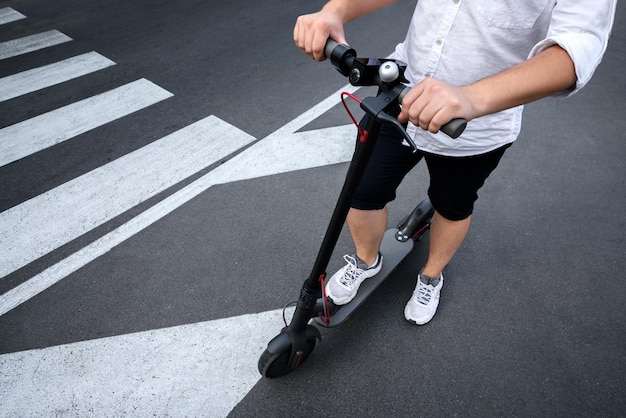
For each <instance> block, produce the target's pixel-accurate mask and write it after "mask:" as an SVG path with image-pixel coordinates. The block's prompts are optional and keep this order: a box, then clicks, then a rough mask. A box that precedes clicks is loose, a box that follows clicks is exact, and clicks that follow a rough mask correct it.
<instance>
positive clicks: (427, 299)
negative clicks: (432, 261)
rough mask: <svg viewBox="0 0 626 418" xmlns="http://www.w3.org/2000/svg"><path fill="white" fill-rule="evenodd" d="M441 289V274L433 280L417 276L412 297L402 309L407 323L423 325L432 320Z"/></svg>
mask: <svg viewBox="0 0 626 418" xmlns="http://www.w3.org/2000/svg"><path fill="white" fill-rule="evenodd" d="M432 282H434V283H432ZM442 287H443V274H442V275H441V276H439V279H435V280H431V279H430V278H428V277H426V276H422V275H421V274H419V275H418V276H417V285H415V290H414V291H413V295H412V296H411V299H410V300H409V302H408V303H407V304H406V306H405V308H404V317H405V318H406V319H407V321H411V322H414V323H416V324H417V325H424V324H425V323H427V322H428V321H430V320H431V319H433V316H435V312H437V306H438V305H439V292H440V291H441V288H442Z"/></svg>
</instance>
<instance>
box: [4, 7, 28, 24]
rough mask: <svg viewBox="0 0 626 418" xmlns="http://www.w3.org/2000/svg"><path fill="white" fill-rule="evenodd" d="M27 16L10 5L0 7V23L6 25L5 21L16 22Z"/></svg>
mask: <svg viewBox="0 0 626 418" xmlns="http://www.w3.org/2000/svg"><path fill="white" fill-rule="evenodd" d="M25 18H26V16H24V15H23V14H21V13H20V12H18V11H17V10H13V9H12V8H10V7H3V8H2V9H0V25H4V24H5V23H11V22H15V21H16V20H20V19H25Z"/></svg>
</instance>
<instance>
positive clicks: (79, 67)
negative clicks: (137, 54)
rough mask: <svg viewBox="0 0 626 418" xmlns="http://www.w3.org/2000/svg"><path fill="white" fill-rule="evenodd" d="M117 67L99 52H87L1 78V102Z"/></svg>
mask: <svg viewBox="0 0 626 418" xmlns="http://www.w3.org/2000/svg"><path fill="white" fill-rule="evenodd" d="M112 65H115V63H114V62H113V61H111V60H110V59H108V58H106V57H103V56H102V55H100V54H98V53H97V52H87V53H85V54H82V55H78V56H76V57H71V58H68V59H65V60H63V61H59V62H56V63H54V64H49V65H44V66H42V67H37V68H34V69H32V70H27V71H22V72H21V73H17V74H13V75H9V76H6V77H3V78H0V102H1V101H5V100H9V99H13V98H15V97H19V96H21V95H24V94H28V93H32V92H34V91H37V90H41V89H44V88H46V87H50V86H53V85H55V84H60V83H63V82H65V81H68V80H72V79H74V78H77V77H80V76H83V75H86V74H90V73H93V72H95V71H98V70H101V69H103V68H106V67H109V66H112Z"/></svg>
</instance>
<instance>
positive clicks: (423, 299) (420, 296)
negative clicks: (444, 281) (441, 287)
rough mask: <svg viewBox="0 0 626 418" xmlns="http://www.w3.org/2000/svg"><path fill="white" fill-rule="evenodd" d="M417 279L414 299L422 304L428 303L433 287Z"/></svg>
mask: <svg viewBox="0 0 626 418" xmlns="http://www.w3.org/2000/svg"><path fill="white" fill-rule="evenodd" d="M418 280H419V283H418V285H417V289H416V292H415V293H416V295H415V300H416V301H417V302H418V303H420V304H422V305H428V304H429V303H430V299H431V298H432V297H433V291H434V290H435V288H434V287H432V286H431V285H428V284H424V283H422V281H421V280H420V279H418Z"/></svg>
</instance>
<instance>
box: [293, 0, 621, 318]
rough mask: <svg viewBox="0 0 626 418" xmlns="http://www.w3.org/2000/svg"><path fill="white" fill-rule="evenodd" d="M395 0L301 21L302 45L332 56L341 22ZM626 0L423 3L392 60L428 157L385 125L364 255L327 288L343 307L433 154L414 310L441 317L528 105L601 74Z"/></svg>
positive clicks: (335, 2) (359, 218)
mask: <svg viewBox="0 0 626 418" xmlns="http://www.w3.org/2000/svg"><path fill="white" fill-rule="evenodd" d="M393 2H394V0H331V1H329V2H328V3H327V4H326V5H325V6H324V7H323V8H322V10H320V11H319V12H317V13H313V14H309V15H304V16H300V17H299V18H298V20H297V22H296V25H295V28H294V40H295V42H296V44H297V45H298V46H299V47H300V48H301V49H302V50H303V51H304V52H305V53H307V54H308V55H310V56H311V57H312V58H314V59H315V60H322V59H324V55H323V48H324V45H325V43H326V40H327V39H328V38H329V37H330V38H332V39H333V40H335V41H336V42H339V43H344V44H347V43H348V42H347V41H346V39H345V34H344V28H343V25H344V24H345V23H347V22H349V21H351V20H354V19H356V18H358V17H361V16H363V15H365V14H367V13H370V12H372V11H374V10H377V9H379V8H381V7H384V6H386V5H389V4H391V3H393ZM616 4H617V1H616V0H559V1H558V2H557V1H556V0H527V1H524V2H518V1H515V0H480V1H475V0H445V1H441V0H419V1H418V2H417V5H416V8H415V12H414V14H413V17H412V20H411V23H410V25H409V29H408V32H407V36H406V39H405V41H404V42H403V43H401V44H399V45H398V46H397V47H396V50H395V53H394V58H396V59H399V60H401V61H404V62H405V63H407V64H408V67H407V71H406V74H405V75H406V77H407V78H408V80H409V81H410V82H411V84H412V85H413V87H412V89H411V90H410V92H409V93H408V94H407V95H406V97H405V98H404V100H403V102H402V107H401V109H398V111H399V115H398V119H399V120H400V121H401V122H407V123H408V128H407V131H408V132H409V134H410V135H411V136H413V137H414V141H415V143H416V144H417V147H418V149H419V150H420V152H419V153H417V155H414V154H411V151H410V150H409V149H408V147H406V146H405V144H402V138H401V137H400V136H399V135H397V134H396V133H395V131H393V130H384V132H383V135H381V138H380V139H379V142H378V144H377V146H376V149H375V151H374V155H373V157H372V160H371V162H370V164H369V166H368V169H367V172H366V174H365V177H364V179H363V181H362V182H361V185H360V187H359V190H358V191H357V193H356V194H355V198H354V201H353V203H352V205H351V209H350V212H349V214H348V218H347V222H348V227H349V230H350V233H351V235H352V239H353V241H354V244H355V248H356V253H355V254H354V255H352V256H345V259H346V261H347V265H346V266H345V267H343V268H342V269H340V270H339V271H338V272H337V273H335V274H334V275H333V276H332V277H331V278H330V280H329V281H328V283H327V285H326V291H327V294H328V295H329V297H330V298H331V299H332V300H333V302H334V303H336V304H345V303H348V302H350V301H351V300H352V298H354V296H355V295H356V292H357V291H358V288H359V286H360V284H361V283H362V282H363V280H366V279H367V278H369V277H372V276H374V275H375V274H376V273H378V272H379V271H380V269H381V266H382V263H383V261H384V260H382V256H381V255H380V254H379V248H380V243H381V240H382V237H383V234H384V231H385V229H386V225H387V210H386V205H387V203H389V202H390V201H391V200H393V199H394V198H395V190H396V188H397V187H398V185H399V184H400V182H401V181H402V179H403V178H404V176H405V175H406V174H407V173H408V171H410V170H411V169H412V168H413V167H414V166H415V164H417V162H418V161H419V160H420V159H421V158H424V160H425V161H426V164H427V166H428V170H429V173H430V185H429V189H428V195H429V197H430V200H431V202H432V203H433V206H434V208H435V215H434V217H433V222H432V226H431V231H430V248H429V253H428V259H427V261H426V264H425V266H424V268H423V269H422V271H421V272H420V274H419V275H418V277H417V284H416V287H415V291H414V292H413V295H412V297H411V299H410V300H409V302H408V303H407V305H406V307H405V310H404V313H405V317H406V319H407V320H409V321H411V322H414V323H416V324H419V325H422V324H425V323H427V322H429V321H430V320H431V319H432V317H433V316H434V315H435V312H436V310H437V306H438V304H439V294H440V290H441V288H442V286H443V270H444V268H445V267H446V265H447V264H448V263H449V262H450V260H451V259H452V257H453V256H454V254H455V253H456V251H457V249H458V248H459V247H460V245H461V243H462V242H463V240H464V239H465V236H466V234H467V232H468V230H469V226H470V220H471V214H472V212H473V207H474V202H475V201H476V199H477V198H478V195H477V192H478V190H479V189H480V188H481V187H482V186H483V184H484V182H485V180H486V179H487V177H488V176H489V175H490V173H491V172H492V171H493V170H494V169H495V168H496V166H497V165H498V162H499V161H500V158H501V157H502V155H503V154H504V152H505V150H506V149H507V148H508V147H509V146H510V145H511V144H512V142H513V141H515V139H516V137H517V135H518V134H519V131H520V125H521V116H522V105H524V104H526V103H529V102H531V101H534V100H538V99H540V98H543V97H546V96H552V95H559V96H569V95H572V94H574V93H575V92H577V91H579V90H580V89H581V88H582V87H583V86H584V85H585V84H586V83H587V82H588V81H589V79H590V78H591V76H592V74H593V72H594V70H595V68H596V67H597V66H598V64H599V63H600V61H601V58H602V55H603V53H604V51H605V50H606V46H607V42H608V37H609V33H610V30H611V27H612V25H613V19H614V16H615V7H616ZM454 118H464V119H466V120H467V121H470V122H469V123H468V126H467V128H466V130H465V132H464V133H463V135H461V137H460V138H458V139H456V140H452V139H450V138H448V137H446V136H445V135H443V134H441V133H438V131H439V128H440V127H441V126H442V125H444V124H445V123H447V122H448V121H450V120H451V119H454Z"/></svg>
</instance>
